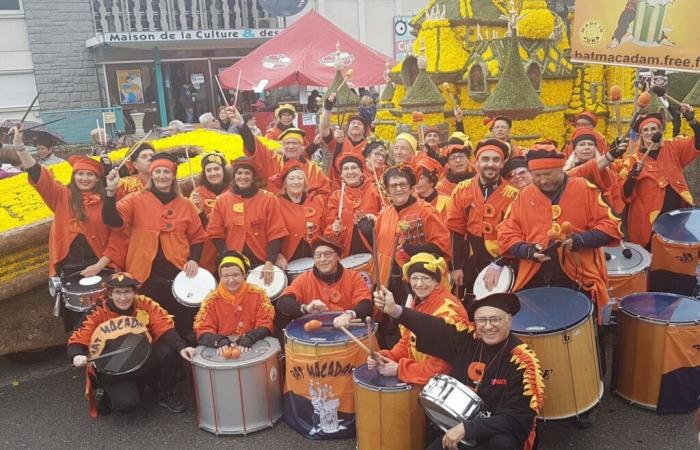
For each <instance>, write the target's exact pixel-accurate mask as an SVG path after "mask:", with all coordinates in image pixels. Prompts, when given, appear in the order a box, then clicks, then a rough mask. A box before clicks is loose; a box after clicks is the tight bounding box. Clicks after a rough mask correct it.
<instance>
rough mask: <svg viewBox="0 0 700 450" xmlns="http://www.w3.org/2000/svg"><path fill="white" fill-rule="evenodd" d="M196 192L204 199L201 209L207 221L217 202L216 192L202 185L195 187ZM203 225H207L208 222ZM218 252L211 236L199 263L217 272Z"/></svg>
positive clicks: (212, 271)
mask: <svg viewBox="0 0 700 450" xmlns="http://www.w3.org/2000/svg"><path fill="white" fill-rule="evenodd" d="M194 192H197V193H198V194H199V198H200V199H201V201H202V204H201V209H202V212H203V213H204V215H205V216H206V217H207V221H205V222H208V220H209V217H210V216H211V212H212V211H213V209H214V205H215V204H216V198H217V195H216V193H214V192H212V191H210V190H209V188H207V187H206V186H203V185H200V186H197V187H196V188H195V189H194ZM203 225H205V226H206V225H207V224H206V223H205V224H203ZM217 255H218V252H217V251H216V247H214V243H213V242H212V240H211V238H208V239H207V240H206V241H204V248H202V257H201V258H199V265H200V266H202V267H204V268H205V269H207V270H208V271H209V272H211V273H216V257H217Z"/></svg>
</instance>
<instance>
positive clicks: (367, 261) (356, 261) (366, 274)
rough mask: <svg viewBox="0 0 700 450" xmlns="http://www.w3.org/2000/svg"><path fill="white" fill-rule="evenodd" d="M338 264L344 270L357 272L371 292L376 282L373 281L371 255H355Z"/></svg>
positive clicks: (372, 259) (372, 258)
mask: <svg viewBox="0 0 700 450" xmlns="http://www.w3.org/2000/svg"><path fill="white" fill-rule="evenodd" d="M340 264H342V265H343V267H344V268H346V269H352V270H354V271H356V272H359V273H360V276H361V277H362V279H363V280H365V283H367V287H369V289H370V290H372V287H373V286H374V283H376V282H377V280H375V279H374V257H373V256H372V254H371V253H358V254H357V255H350V256H346V257H345V258H343V259H341V260H340Z"/></svg>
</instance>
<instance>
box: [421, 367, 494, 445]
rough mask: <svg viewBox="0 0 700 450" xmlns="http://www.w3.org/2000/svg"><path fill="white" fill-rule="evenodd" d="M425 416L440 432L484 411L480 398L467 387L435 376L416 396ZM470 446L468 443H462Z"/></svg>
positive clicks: (450, 378)
mask: <svg viewBox="0 0 700 450" xmlns="http://www.w3.org/2000/svg"><path fill="white" fill-rule="evenodd" d="M418 401H419V402H420V404H421V406H422V407H423V409H424V410H425V414H426V415H427V416H428V418H429V419H430V420H432V421H433V423H434V424H435V425H437V426H438V427H440V429H441V430H442V431H447V430H449V429H450V428H452V427H454V426H455V425H457V424H458V423H460V422H464V421H465V420H471V419H474V418H476V417H477V416H478V415H479V413H481V412H482V411H484V403H483V401H482V400H481V398H480V397H479V396H478V395H477V394H476V393H475V392H474V391H473V390H471V389H470V388H469V387H467V386H465V385H464V384H462V383H460V382H459V381H457V380H455V379H454V378H452V377H450V376H447V375H443V374H440V375H436V376H434V377H433V378H431V379H430V381H428V384H426V385H425V386H424V387H423V390H422V391H421V393H420V394H419V395H418ZM462 442H464V443H465V444H468V445H469V444H471V442H470V441H462Z"/></svg>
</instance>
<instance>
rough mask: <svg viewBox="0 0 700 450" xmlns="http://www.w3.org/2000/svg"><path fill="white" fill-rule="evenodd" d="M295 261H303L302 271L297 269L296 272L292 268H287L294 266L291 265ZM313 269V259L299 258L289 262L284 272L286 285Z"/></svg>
mask: <svg viewBox="0 0 700 450" xmlns="http://www.w3.org/2000/svg"><path fill="white" fill-rule="evenodd" d="M295 261H296V262H300V261H305V264H303V266H304V267H305V268H304V269H298V270H297V269H294V268H290V267H289V266H290V265H292V266H294V264H292V263H294V262H295ZM313 267H314V260H313V258H308V257H307V258H299V259H295V260H292V261H289V264H288V265H287V270H286V272H287V282H288V284H292V281H294V280H296V279H297V278H299V277H300V276H301V275H303V274H304V273H306V272H308V271H309V270H312V269H313Z"/></svg>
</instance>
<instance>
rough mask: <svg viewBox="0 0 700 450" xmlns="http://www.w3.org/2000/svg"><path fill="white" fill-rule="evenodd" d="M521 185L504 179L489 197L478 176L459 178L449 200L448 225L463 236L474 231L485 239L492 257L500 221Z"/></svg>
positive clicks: (495, 252)
mask: <svg viewBox="0 0 700 450" xmlns="http://www.w3.org/2000/svg"><path fill="white" fill-rule="evenodd" d="M518 192H519V191H518V189H517V188H516V187H514V186H511V185H510V184H508V183H507V182H506V181H505V180H501V184H499V185H498V187H497V188H496V190H495V191H493V193H492V194H491V195H489V197H488V198H487V199H484V194H483V192H482V191H481V187H480V186H479V179H478V178H469V179H468V180H464V181H462V182H460V183H459V184H458V185H457V187H456V188H455V189H454V191H452V196H451V198H450V202H449V203H448V204H447V214H446V217H445V225H446V226H447V228H448V229H449V230H450V231H453V232H455V233H457V234H459V235H461V236H467V235H472V236H476V237H480V238H482V239H483V240H484V246H485V247H486V250H487V251H488V252H489V254H490V255H491V256H493V257H496V256H498V229H497V228H498V224H499V223H501V221H502V220H503V217H504V216H505V214H506V211H507V210H508V207H509V206H510V204H511V203H513V200H515V198H516V197H517V196H518Z"/></svg>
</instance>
